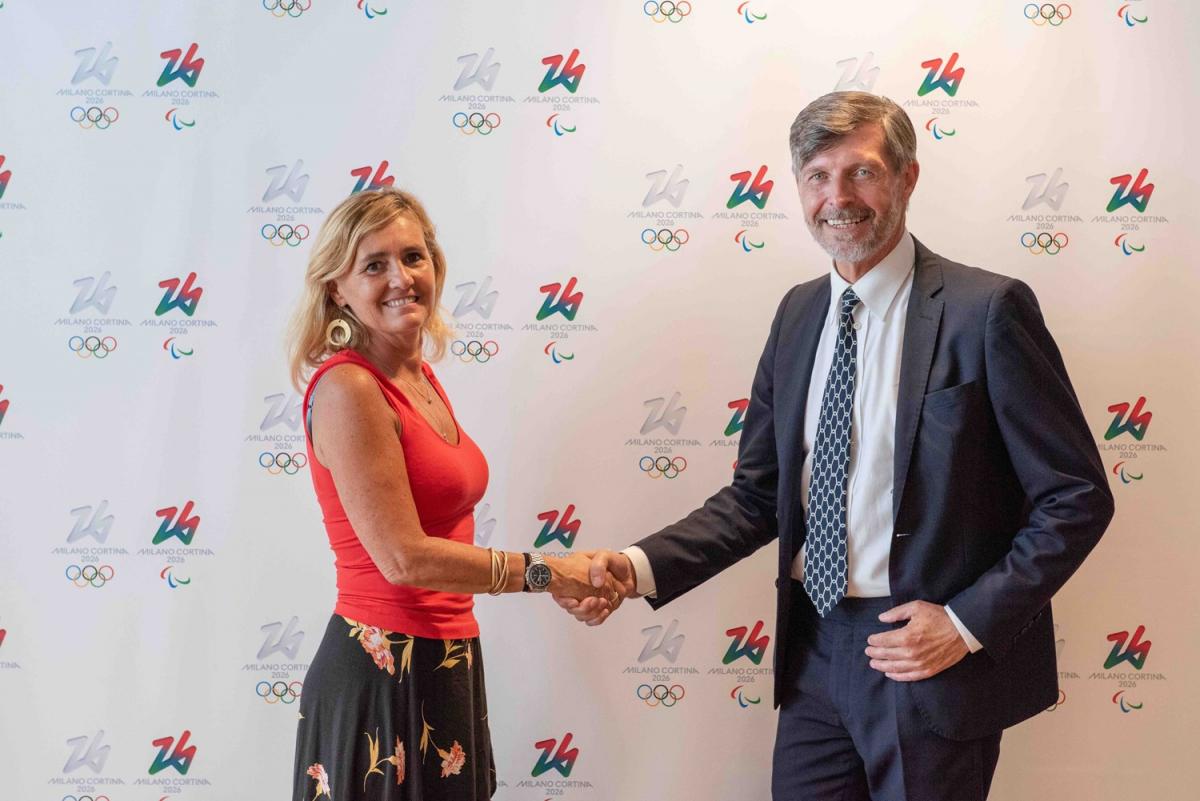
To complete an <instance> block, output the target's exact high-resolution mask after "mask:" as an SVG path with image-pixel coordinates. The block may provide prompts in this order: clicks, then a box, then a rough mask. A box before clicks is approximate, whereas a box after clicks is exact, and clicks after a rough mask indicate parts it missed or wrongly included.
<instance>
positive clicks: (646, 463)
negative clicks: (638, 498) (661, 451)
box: [638, 456, 687, 478]
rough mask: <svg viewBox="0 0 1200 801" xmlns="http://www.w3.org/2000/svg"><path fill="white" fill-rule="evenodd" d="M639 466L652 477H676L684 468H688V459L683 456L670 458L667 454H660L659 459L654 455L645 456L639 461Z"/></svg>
mask: <svg viewBox="0 0 1200 801" xmlns="http://www.w3.org/2000/svg"><path fill="white" fill-rule="evenodd" d="M638 467H639V468H641V471H642V472H643V473H645V474H647V475H648V476H650V478H662V477H664V476H665V477H667V478H675V477H676V476H678V475H679V474H680V473H682V472H683V471H684V470H687V459H684V458H683V457H682V456H676V457H675V458H674V459H668V458H667V457H666V456H659V457H658V458H657V459H656V458H654V457H653V456H643V457H642V458H641V459H640V460H639V461H638Z"/></svg>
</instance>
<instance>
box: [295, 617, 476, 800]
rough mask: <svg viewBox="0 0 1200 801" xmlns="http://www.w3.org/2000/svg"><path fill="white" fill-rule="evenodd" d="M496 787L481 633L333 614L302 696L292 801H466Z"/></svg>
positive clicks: (311, 666)
mask: <svg viewBox="0 0 1200 801" xmlns="http://www.w3.org/2000/svg"><path fill="white" fill-rule="evenodd" d="M495 790H496V768H495V764H494V762H493V760H492V742H491V738H490V736H489V734H488V720H487V702H486V700H485V699H484V690H483V655H482V653H481V651H480V648H479V638H477V637H476V638H472V639H468V640H431V639H426V638H423V637H412V636H410V635H407V634H402V633H399V632H392V631H384V630H382V629H379V628H376V627H374V626H368V625H364V624H361V623H358V622H356V621H352V620H347V619H346V618H344V617H341V616H339V615H334V616H333V617H332V618H331V619H330V621H329V626H328V627H327V628H326V629H325V638H324V639H323V640H322V641H321V646H320V648H319V649H318V650H317V654H316V656H315V657H314V658H313V661H312V664H311V665H310V666H309V669H308V675H307V676H306V677H305V679H304V690H303V692H302V693H301V696H300V721H299V728H298V730H297V733H296V767H295V775H294V789H293V791H292V799H293V801H358V800H359V799H362V801H401V799H403V801H441V799H446V801H460V799H461V801H471V799H485V798H491V796H492V794H493V793H494V792H495Z"/></svg>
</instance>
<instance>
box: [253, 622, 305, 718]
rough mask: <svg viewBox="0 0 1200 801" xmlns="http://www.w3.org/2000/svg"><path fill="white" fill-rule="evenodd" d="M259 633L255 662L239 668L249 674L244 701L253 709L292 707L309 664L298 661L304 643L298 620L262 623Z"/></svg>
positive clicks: (296, 699) (302, 686) (301, 686)
mask: <svg viewBox="0 0 1200 801" xmlns="http://www.w3.org/2000/svg"><path fill="white" fill-rule="evenodd" d="M259 634H260V635H261V636H262V638H263V639H262V644H261V645H260V646H259V648H258V652H257V653H256V655H255V657H254V661H253V662H249V663H247V664H245V665H243V666H242V672H243V673H249V674H250V676H249V678H248V680H247V691H246V694H245V698H246V701H247V703H251V704H253V705H255V706H258V705H262V706H275V707H279V708H283V707H291V706H293V705H294V704H295V703H296V701H298V700H299V699H300V692H301V690H302V689H303V688H304V675H305V674H306V673H307V672H308V665H307V664H305V663H301V662H298V661H297V659H298V658H299V655H300V647H301V646H302V645H303V644H304V631H303V629H301V628H300V618H298V617H296V616H295V615H293V616H292V617H291V618H290V619H289V620H288V621H287V623H286V624H285V623H284V622H283V621H282V620H275V621H271V622H269V623H264V624H263V625H262V626H261V627H259ZM250 686H253V689H254V695H253V696H251V695H250V692H249V689H250Z"/></svg>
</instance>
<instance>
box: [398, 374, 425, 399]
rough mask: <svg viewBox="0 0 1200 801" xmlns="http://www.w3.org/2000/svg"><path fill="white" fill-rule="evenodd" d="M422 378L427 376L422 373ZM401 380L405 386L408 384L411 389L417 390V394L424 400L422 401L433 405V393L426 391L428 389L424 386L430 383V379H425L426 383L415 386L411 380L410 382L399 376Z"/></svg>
mask: <svg viewBox="0 0 1200 801" xmlns="http://www.w3.org/2000/svg"><path fill="white" fill-rule="evenodd" d="M421 378H425V374H424V373H421ZM399 379H400V380H401V381H403V382H404V383H405V384H408V385H409V386H410V387H412V388H413V389H414V390H416V391H417V394H418V395H419V396H420V397H421V399H422V400H424V401H425V402H426V403H428V404H432V403H433V393H432V392H431V391H429V390H427V389H426V388H425V387H424V386H423V384H424V383H428V382H429V379H427V378H425V381H424V382H423V384H414V383H413V382H411V381H409V380H408V379H407V378H405V377H404V376H399Z"/></svg>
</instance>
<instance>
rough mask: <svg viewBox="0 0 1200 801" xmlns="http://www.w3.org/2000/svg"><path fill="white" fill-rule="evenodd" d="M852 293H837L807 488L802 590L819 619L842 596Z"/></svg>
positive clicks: (853, 336)
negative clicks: (833, 332)
mask: <svg viewBox="0 0 1200 801" xmlns="http://www.w3.org/2000/svg"><path fill="white" fill-rule="evenodd" d="M858 304H859V299H858V295H855V294H854V289H853V288H850V287H847V289H846V291H845V292H843V293H842V311H841V315H840V317H839V319H838V336H837V344H836V345H835V347H834V351H833V364H831V365H830V366H829V379H828V380H827V381H826V382H825V394H824V395H823V396H822V397H821V416H820V418H819V419H818V421H817V441H816V443H815V444H814V445H813V458H812V478H811V480H810V482H809V485H808V521H807V522H808V536H807V538H806V540H805V549H806V550H805V554H804V589H805V590H806V591H807V592H808V597H809V598H812V602H813V605H814V606H816V608H817V613H818V614H819V615H821V617H824V616H825V615H826V614H827V613H828V612H829V610H830V609H832V608H833V607H835V606H836V605H837V603H838V601H840V600H842V598H844V597H845V595H846V476H847V474H848V472H849V470H850V425H851V419H852V417H853V415H854V375H855V365H856V363H857V356H856V355H855V353H856V350H857V348H856V345H857V342H858V338H857V335H856V334H855V332H854V315H853V313H854V307H855V306H857V305H858Z"/></svg>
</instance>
